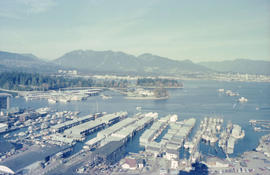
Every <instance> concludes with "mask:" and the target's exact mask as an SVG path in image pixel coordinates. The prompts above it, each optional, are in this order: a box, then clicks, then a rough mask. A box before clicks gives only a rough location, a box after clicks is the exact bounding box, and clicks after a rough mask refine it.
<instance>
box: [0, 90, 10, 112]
mask: <svg viewBox="0 0 270 175" xmlns="http://www.w3.org/2000/svg"><path fill="white" fill-rule="evenodd" d="M10 97H11V95H10V94H7V93H0V109H6V110H8V109H9V108H10Z"/></svg>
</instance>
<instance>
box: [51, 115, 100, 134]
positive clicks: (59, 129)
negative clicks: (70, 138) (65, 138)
mask: <svg viewBox="0 0 270 175" xmlns="http://www.w3.org/2000/svg"><path fill="white" fill-rule="evenodd" d="M94 119H95V116H94V115H87V116H84V117H80V118H76V119H73V120H69V121H66V122H64V123H60V124H57V125H54V126H52V127H51V131H52V132H62V131H64V130H65V129H69V128H71V127H73V126H76V125H79V124H82V123H85V122H88V121H90V120H94Z"/></svg>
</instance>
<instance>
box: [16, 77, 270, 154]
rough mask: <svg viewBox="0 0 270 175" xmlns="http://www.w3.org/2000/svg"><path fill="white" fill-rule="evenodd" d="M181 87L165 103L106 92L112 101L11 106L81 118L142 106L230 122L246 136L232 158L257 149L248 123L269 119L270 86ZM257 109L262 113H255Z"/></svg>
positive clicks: (20, 100)
mask: <svg viewBox="0 0 270 175" xmlns="http://www.w3.org/2000/svg"><path fill="white" fill-rule="evenodd" d="M183 83H184V88H183V89H169V90H168V91H169V94H170V98H169V99H167V100H127V99H124V98H123V96H122V95H120V94H118V93H115V92H109V91H107V92H105V94H108V95H111V96H112V99H108V100H103V99H102V98H101V97H99V96H95V97H89V98H88V99H87V100H86V101H81V102H71V103H67V104H61V103H57V104H53V105H52V104H48V102H47V101H46V100H34V101H28V102H26V101H25V100H24V99H23V98H17V99H15V98H13V99H12V100H11V105H12V106H19V107H21V108H40V107H46V106H49V107H51V108H53V109H56V110H58V111H62V110H72V111H80V112H81V114H80V115H81V116H83V115H87V114H89V113H95V112H103V111H105V112H107V113H112V112H117V111H128V112H129V115H132V114H134V113H136V112H137V111H136V107H137V106H141V107H142V111H145V112H150V111H152V112H158V113H159V116H160V117H162V116H165V115H167V114H174V113H176V114H178V116H179V119H180V120H183V119H186V118H190V117H195V118H196V119H198V120H197V124H198V122H199V120H201V119H203V118H204V117H206V116H208V117H223V118H224V123H227V121H229V120H231V121H232V122H233V123H236V124H239V125H241V126H242V127H243V129H244V130H245V132H246V136H245V137H244V139H241V140H239V141H238V142H237V145H236V146H235V153H234V154H233V156H236V155H239V154H242V153H243V152H245V151H248V150H252V149H254V148H256V147H257V145H258V140H259V138H260V136H262V135H264V134H265V133H263V132H262V133H259V132H254V131H253V129H252V127H251V126H250V125H249V122H248V121H249V120H250V119H262V120H267V119H268V120H269V119H270V83H254V82H250V83H247V82H220V81H183ZM219 88H224V89H225V90H228V89H230V90H232V91H234V92H238V93H239V94H240V96H239V97H241V96H243V97H246V98H247V99H248V102H247V103H244V104H240V103H238V102H237V99H238V98H239V97H228V96H225V95H222V94H220V93H218V92H217V89H219ZM256 107H259V108H262V109H260V110H256ZM138 139H139V137H138V136H137V137H135V138H134V139H133V140H132V141H131V144H128V148H127V149H128V150H129V151H134V152H137V151H139V150H141V148H139V146H138ZM132 143H134V144H132ZM204 146H205V145H202V146H201V149H202V152H204V153H205V154H208V153H209V154H210V155H211V154H212V153H213V150H211V149H213V148H208V147H206V148H204ZM208 149H209V151H208ZM214 152H215V150H214ZM218 154H220V153H218Z"/></svg>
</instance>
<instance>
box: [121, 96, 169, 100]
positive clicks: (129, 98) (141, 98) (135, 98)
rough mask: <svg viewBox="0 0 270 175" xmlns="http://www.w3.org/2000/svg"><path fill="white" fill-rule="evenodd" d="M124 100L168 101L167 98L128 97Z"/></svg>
mask: <svg viewBox="0 0 270 175" xmlns="http://www.w3.org/2000/svg"><path fill="white" fill-rule="evenodd" d="M124 98H125V99H128V100H167V99H169V97H130V96H126V97H124Z"/></svg>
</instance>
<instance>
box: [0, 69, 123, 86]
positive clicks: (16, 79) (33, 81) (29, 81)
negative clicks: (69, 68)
mask: <svg viewBox="0 0 270 175" xmlns="http://www.w3.org/2000/svg"><path fill="white" fill-rule="evenodd" d="M92 86H99V87H126V86H127V82H125V81H124V80H121V81H120V80H119V81H113V80H111V81H108V80H106V81H105V80H104V81H99V82H95V81H94V80H92V79H84V78H64V77H56V76H48V75H42V74H37V73H22V72H3V73H1V74H0V87H1V88H3V89H9V90H24V91H27V90H42V91H46V90H56V89H59V88H67V87H92Z"/></svg>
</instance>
